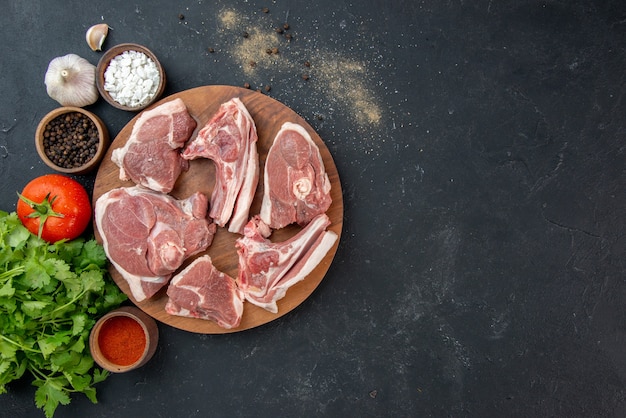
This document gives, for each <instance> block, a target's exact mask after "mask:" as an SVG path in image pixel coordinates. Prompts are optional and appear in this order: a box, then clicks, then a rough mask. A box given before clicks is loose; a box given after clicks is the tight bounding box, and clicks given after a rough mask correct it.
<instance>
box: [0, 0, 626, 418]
mask: <svg viewBox="0 0 626 418" xmlns="http://www.w3.org/2000/svg"><path fill="white" fill-rule="evenodd" d="M2 4H3V6H2V10H3V11H2V13H1V17H0V28H2V29H1V35H0V37H1V42H0V56H2V59H1V60H0V92H1V94H0V175H1V176H2V184H1V186H0V209H2V210H5V211H13V210H14V209H15V201H16V191H18V190H21V188H22V187H23V186H24V185H25V184H26V183H27V182H28V181H29V180H31V179H32V178H34V177H36V176H38V175H41V174H44V173H49V172H51V170H50V169H48V168H47V167H46V166H45V165H44V164H43V163H42V162H41V161H40V160H39V158H38V157H37V154H36V152H35V147H34V142H33V139H34V132H35V128H36V126H37V123H38V122H39V120H40V118H41V117H42V116H44V115H45V114H46V113H47V112H49V111H50V110H52V109H54V108H56V107H57V106H58V104H57V103H56V102H55V101H53V100H52V99H50V98H49V97H48V96H47V94H46V90H45V86H44V84H43V77H44V73H45V71H46V68H47V65H48V62H49V61H50V60H51V59H52V58H54V57H56V56H60V55H65V54H67V53H70V52H72V53H76V54H78V55H80V56H82V57H84V58H86V59H87V60H89V61H90V62H92V63H94V64H96V63H97V61H98V60H99V58H100V56H101V54H102V53H101V52H93V51H91V50H90V49H89V48H88V46H87V44H86V42H85V40H84V36H85V31H86V29H87V28H88V27H90V26H91V25H93V24H96V23H100V22H106V23H108V24H109V25H110V27H111V31H110V32H109V36H108V38H107V40H106V42H105V45H104V48H105V49H106V48H109V47H111V46H113V45H115V44H118V43H123V42H136V43H140V44H143V45H146V46H148V47H149V48H151V49H152V50H153V51H154V52H155V53H156V55H157V56H158V57H159V59H160V60H161V63H162V64H163V65H164V67H165V70H166V72H167V77H168V85H167V89H166V92H165V95H169V94H173V93H176V92H180V91H183V90H187V89H190V88H193V87H198V86H202V85H215V84H226V85H235V86H243V85H244V83H249V84H250V85H251V86H252V88H253V89H256V88H261V89H264V87H265V86H271V90H270V91H269V92H265V91H263V94H267V95H269V96H271V97H272V98H275V99H277V100H279V101H280V102H282V103H284V104H285V105H287V106H289V107H290V108H292V109H293V110H294V111H295V112H297V113H298V114H299V115H301V116H302V117H303V118H305V119H306V120H307V121H308V122H309V123H310V124H311V126H312V127H314V128H315V129H316V130H317V132H318V133H319V134H320V136H321V137H322V138H323V139H324V141H325V142H326V144H327V145H328V148H329V149H330V151H331V153H332V155H333V157H334V159H335V162H336V165H337V168H338V170H339V173H340V177H341V181H342V186H343V193H344V204H345V213H344V230H343V234H342V237H341V242H340V246H339V249H338V251H337V254H336V257H335V259H334V262H333V264H332V266H331V268H330V270H329V272H328V274H327V275H326V277H325V279H324V280H323V281H322V283H321V285H320V286H319V287H318V288H317V289H316V291H315V292H314V293H313V294H312V296H311V297H310V298H308V299H307V300H306V301H305V302H304V303H302V304H301V305H300V306H299V307H298V308H297V309H295V310H294V311H292V312H291V313H289V314H287V315H286V316H284V317H282V318H280V319H278V320H276V321H274V322H271V323H269V324H266V325H264V326H261V327H259V328H255V329H252V330H248V331H245V332H240V333H235V334H229V335H198V334H193V333H189V332H186V331H181V330H178V329H174V328H171V327H169V326H166V325H163V324H160V326H159V328H160V332H161V341H160V345H159V348H158V350H157V352H156V355H155V357H154V358H153V359H152V360H151V361H150V363H149V364H148V365H146V366H145V367H143V368H141V369H139V370H136V371H133V372H130V373H127V374H123V375H113V376H111V377H110V378H109V379H108V380H106V381H105V382H103V383H102V384H99V385H98V386H97V389H98V399H99V403H98V404H96V405H94V404H92V403H91V402H90V401H88V400H87V399H86V398H85V397H84V396H82V395H79V396H75V397H74V398H73V399H72V402H71V404H70V405H69V406H62V407H59V409H58V411H57V414H56V416H58V417H77V416H82V417H86V416H89V417H94V418H95V417H122V416H132V417H144V416H145V417H172V416H180V417H206V416H216V417H218V416H224V417H225V416H229V417H234V416H241V417H247V416H372V417H374V416H376V417H378V416H394V417H399V416H435V417H439V416H480V417H484V416H499V417H501V416H518V417H527V416H568V417H572V416H584V417H592V416H603V417H613V416H614V417H623V416H626V286H625V263H624V260H625V257H624V255H625V250H626V237H625V228H624V227H625V214H626V213H625V212H626V211H625V204H626V199H625V190H624V186H625V184H626V176H625V172H624V167H625V149H626V2H623V1H622V0H614V1H588V0H560V1H519V0H506V1H491V0H489V1H487V0H485V1H465V2H464V1H447V2H446V1H439V0H436V1H430V0H425V1H413V0H410V1H409V0H407V1H400V0H395V1H378V0H367V1H364V2H357V1H354V2H350V1H343V0H338V1H337V0H334V1H329V0H322V1H317V2H311V1H302V0H292V1H271V2H270V1H255V0H250V1H239V2H235V1H230V2H229V1H224V0H221V1H215V2H212V1H206V0H193V1H177V2H169V1H151V2H140V1H136V2H133V1H117V0H116V1H101V2H84V1H64V2H60V1H58V2H31V1H25V2H17V1H14V2H8V1H4V2H2ZM263 7H267V8H269V12H268V13H263V12H262V8H263ZM285 22H288V23H289V24H290V29H289V33H291V34H292V36H293V38H292V39H291V41H290V42H288V41H287V40H286V39H284V38H279V36H280V35H277V34H276V33H275V32H274V28H275V27H276V26H280V25H282V24H283V23H285ZM243 32H248V33H249V34H250V36H249V38H248V39H245V38H244V37H243ZM274 37H276V38H274ZM276 42H278V44H279V45H280V54H279V56H278V57H277V58H276V59H274V60H260V61H259V62H258V63H257V65H256V66H255V67H252V66H251V65H250V64H249V61H250V56H251V54H253V53H254V51H253V49H254V48H263V47H264V46H265V45H266V44H269V43H276ZM209 48H213V50H214V51H213V52H209ZM305 61H309V62H310V67H306V66H305V65H304V62H305ZM305 73H307V74H310V79H309V80H304V79H303V78H302V75H303V74H305ZM87 109H88V110H91V111H93V112H94V113H96V114H97V115H99V116H100V117H101V118H102V119H103V120H104V121H105V123H106V125H107V127H108V129H109V131H110V133H111V136H112V137H115V135H116V134H117V133H118V132H119V131H120V130H121V129H122V128H123V127H124V126H125V125H126V124H127V123H128V122H129V121H130V120H131V118H132V117H133V116H134V114H132V113H128V112H124V111H121V110H117V109H114V108H113V107H111V106H110V105H108V104H107V103H106V102H104V101H103V100H102V99H101V100H100V101H98V102H97V103H96V104H95V105H92V106H88V107H87ZM94 178H95V175H87V176H80V177H77V179H78V180H79V181H80V182H82V183H83V184H84V185H85V186H86V187H87V188H88V189H91V188H92V187H93V182H94ZM33 395H34V388H33V387H32V386H31V385H30V382H29V381H28V380H23V381H19V382H15V383H12V384H10V385H9V386H8V393H7V394H3V395H0V411H1V412H0V415H1V416H7V417H18V416H19V417H22V416H27V417H37V416H43V414H42V413H41V412H40V411H39V410H37V409H36V408H35V406H34V401H33Z"/></svg>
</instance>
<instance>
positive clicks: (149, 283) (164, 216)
mask: <svg viewBox="0 0 626 418" xmlns="http://www.w3.org/2000/svg"><path fill="white" fill-rule="evenodd" d="M207 206H208V200H207V198H206V196H205V195H203V194H202V193H199V192H198V193H195V194H193V195H191V196H190V197H188V198H187V199H184V200H176V199H175V198H173V197H172V196H170V195H167V194H163V193H159V192H155V191H152V190H148V189H145V188H143V187H140V186H133V187H123V188H118V189H113V190H110V191H109V192H107V193H105V194H103V195H102V196H100V197H99V198H98V200H97V201H96V205H95V208H94V209H95V224H96V227H97V229H98V232H99V233H100V236H101V237H102V243H103V246H104V250H105V252H106V254H107V257H108V258H109V260H110V261H111V263H112V264H113V265H114V266H115V268H116V269H117V271H118V272H119V273H120V275H121V276H122V277H123V278H124V279H125V280H126V281H127V282H128V285H129V287H130V291H131V293H132V295H133V297H134V298H135V300H136V301H137V302H141V301H142V300H144V299H147V298H150V297H151V296H152V295H154V294H155V293H156V292H158V291H159V289H161V288H162V287H163V286H165V285H166V284H167V282H168V281H169V279H170V277H171V276H172V273H173V272H174V271H175V270H176V269H178V268H179V267H180V266H181V265H182V263H183V261H185V260H186V259H187V258H189V257H191V256H192V255H194V254H197V253H199V252H201V251H204V250H205V249H206V248H207V247H208V246H209V245H211V242H212V241H213V235H215V230H216V226H215V224H214V223H212V222H211V221H210V220H209V219H207V216H206V213H207V209H208V208H207Z"/></svg>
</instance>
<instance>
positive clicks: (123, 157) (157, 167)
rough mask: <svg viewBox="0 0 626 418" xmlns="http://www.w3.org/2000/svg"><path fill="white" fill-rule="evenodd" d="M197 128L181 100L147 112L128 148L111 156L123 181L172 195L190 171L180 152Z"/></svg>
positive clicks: (138, 124) (138, 121)
mask: <svg viewBox="0 0 626 418" xmlns="http://www.w3.org/2000/svg"><path fill="white" fill-rule="evenodd" d="M196 125H197V124H196V121H195V120H194V119H193V118H192V117H191V115H189V112H188V111H187V107H186V106H185V103H184V102H183V101H182V100H181V99H174V100H172V101H170V102H167V103H163V104H162V105H159V106H157V107H155V108H154V109H150V110H146V111H144V112H143V113H142V114H141V116H139V118H138V119H137V121H136V122H135V124H134V125H133V129H132V131H131V133H130V136H129V137H128V141H127V142H126V144H125V145H124V146H123V147H122V148H117V149H115V150H113V152H112V153H111V161H113V162H114V163H115V164H116V165H117V166H118V167H120V176H119V177H120V179H121V180H132V181H133V182H134V183H135V184H139V185H142V186H144V187H147V188H149V189H152V190H155V191H157V192H164V193H169V192H171V191H172V189H173V188H174V185H175V184H176V180H177V179H178V176H180V173H181V172H182V171H183V170H187V168H188V167H189V162H188V161H187V160H184V159H183V158H182V157H181V156H180V148H182V147H183V146H184V145H185V143H186V142H187V140H188V139H189V137H190V136H191V134H192V133H193V130H194V129H195V128H196Z"/></svg>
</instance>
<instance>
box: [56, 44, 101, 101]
mask: <svg viewBox="0 0 626 418" xmlns="http://www.w3.org/2000/svg"><path fill="white" fill-rule="evenodd" d="M44 82H45V84H46V91H47V93H48V96H50V97H51V98H52V99H54V100H56V101H57V102H59V103H60V104H61V105H62V106H76V107H84V106H87V105H90V104H93V103H95V102H96V101H97V100H98V97H99V93H98V88H97V87H96V66H95V65H93V64H91V63H90V62H89V61H87V60H86V59H84V58H81V57H79V56H78V55H76V54H67V55H64V56H62V57H57V58H54V59H53V60H52V61H50V64H49V65H48V70H47V71H46V76H45V80H44Z"/></svg>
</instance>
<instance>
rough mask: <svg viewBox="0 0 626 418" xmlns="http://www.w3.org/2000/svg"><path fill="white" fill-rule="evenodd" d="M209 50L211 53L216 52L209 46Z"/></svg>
mask: <svg viewBox="0 0 626 418" xmlns="http://www.w3.org/2000/svg"><path fill="white" fill-rule="evenodd" d="M207 51H209V53H210V54H212V53H214V52H215V49H213V48H209V49H208V50H207Z"/></svg>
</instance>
